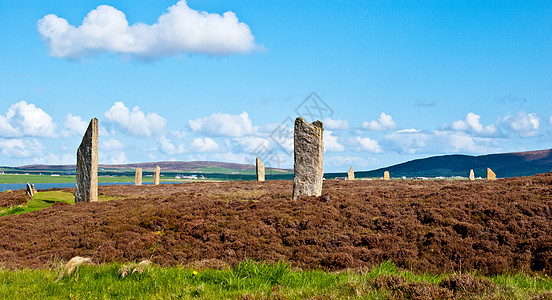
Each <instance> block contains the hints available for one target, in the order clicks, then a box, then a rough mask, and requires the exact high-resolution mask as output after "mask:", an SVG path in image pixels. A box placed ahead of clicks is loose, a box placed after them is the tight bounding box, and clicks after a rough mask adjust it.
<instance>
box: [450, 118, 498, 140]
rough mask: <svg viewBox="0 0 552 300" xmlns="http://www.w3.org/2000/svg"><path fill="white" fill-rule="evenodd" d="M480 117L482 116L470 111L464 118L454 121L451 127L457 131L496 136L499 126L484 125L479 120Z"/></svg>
mask: <svg viewBox="0 0 552 300" xmlns="http://www.w3.org/2000/svg"><path fill="white" fill-rule="evenodd" d="M480 119H481V116H479V115H476V114H474V113H472V112H470V113H468V114H467V115H466V117H465V118H464V119H463V120H458V121H454V122H452V125H451V126H450V128H451V129H452V130H455V131H464V132H471V133H473V134H475V135H478V136H496V135H498V134H499V131H498V128H497V127H496V126H495V125H494V124H491V125H487V126H483V125H482V124H481V122H480V121H479V120H480Z"/></svg>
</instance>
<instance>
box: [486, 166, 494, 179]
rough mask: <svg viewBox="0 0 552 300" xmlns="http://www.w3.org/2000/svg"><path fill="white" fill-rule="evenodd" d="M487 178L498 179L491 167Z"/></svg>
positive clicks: (488, 169)
mask: <svg viewBox="0 0 552 300" xmlns="http://www.w3.org/2000/svg"><path fill="white" fill-rule="evenodd" d="M487 180H496V174H495V172H493V170H491V168H487Z"/></svg>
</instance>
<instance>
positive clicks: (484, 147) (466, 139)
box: [385, 130, 498, 154]
mask: <svg viewBox="0 0 552 300" xmlns="http://www.w3.org/2000/svg"><path fill="white" fill-rule="evenodd" d="M385 139H386V141H387V143H388V144H389V148H390V149H393V150H394V151H396V152H398V153H401V154H420V153H432V154H433V153H459V152H467V153H487V152H490V151H494V150H497V149H498V146H497V144H496V140H494V139H492V138H484V137H475V136H471V135H469V134H467V133H466V132H462V131H451V130H433V131H427V132H423V131H419V130H411V131H397V132H394V133H391V134H388V135H386V136H385Z"/></svg>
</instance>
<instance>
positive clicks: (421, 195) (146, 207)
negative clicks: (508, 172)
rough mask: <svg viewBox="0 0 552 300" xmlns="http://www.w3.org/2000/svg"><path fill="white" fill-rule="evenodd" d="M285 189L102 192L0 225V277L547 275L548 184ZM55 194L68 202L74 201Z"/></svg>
mask: <svg viewBox="0 0 552 300" xmlns="http://www.w3.org/2000/svg"><path fill="white" fill-rule="evenodd" d="M291 189H292V181H267V182H251V181H249V182H245V181H234V182H196V183H187V184H170V185H160V186H100V187H99V193H100V195H101V196H102V197H104V199H105V200H106V201H102V202H97V203H79V204H73V205H70V204H71V203H72V202H71V201H70V200H68V199H70V197H69V198H65V201H54V200H50V201H51V206H50V207H47V208H44V209H41V210H38V211H34V212H29V213H22V214H18V215H6V216H3V217H0V231H1V232H3V238H2V239H1V240H0V266H1V267H2V268H4V269H6V270H14V269H21V268H24V269H25V268H30V269H39V270H40V269H45V268H48V267H51V265H52V262H55V261H68V260H69V259H71V258H72V257H74V256H83V257H90V258H91V259H92V262H93V263H94V264H101V265H103V264H108V265H109V264H111V263H126V262H134V261H140V260H144V259H149V260H151V261H152V262H153V263H154V265H155V266H159V267H174V266H193V265H194V264H197V263H199V262H205V261H207V262H213V261H215V262H219V263H220V264H223V265H227V266H230V267H236V266H238V265H239V264H240V263H241V262H245V261H249V260H252V261H256V262H262V263H267V264H274V263H278V262H285V263H286V264H289V266H290V268H293V269H294V270H295V269H300V270H321V271H326V272H334V271H340V272H343V271H344V270H349V272H357V273H358V274H366V272H370V270H372V269H373V268H374V267H377V266H380V265H381V264H384V263H386V262H392V263H393V266H396V268H397V269H398V270H407V271H408V272H412V273H413V274H444V275H443V276H445V277H447V276H449V275H450V274H466V273H469V274H472V273H474V274H478V275H484V276H487V277H488V278H491V279H492V278H499V277H497V276H501V274H513V275H515V274H526V275H527V276H530V278H533V279H531V280H533V281H534V282H537V281H539V280H544V282H545V283H546V282H549V281H546V280H549V277H550V276H551V275H552V271H551V270H552V233H551V230H550V228H552V209H551V207H552V174H550V173H548V174H540V175H535V176H531V177H521V178H509V179H501V180H497V181H474V182H469V181H463V180H459V181H447V180H432V181H410V180H404V181H403V180H392V181H382V180H372V181H334V180H328V181H326V182H324V187H323V194H327V195H326V196H323V197H301V198H299V199H298V200H297V201H293V200H291ZM50 192H55V193H58V195H60V196H59V197H60V198H63V197H62V195H66V196H67V195H71V194H72V192H73V189H61V190H56V191H50ZM21 193H23V191H13V192H5V193H1V196H0V205H1V206H13V205H21V204H22V203H23V204H24V202H25V201H27V200H28V199H25V196H24V195H22V194H21ZM41 193H48V192H39V193H38V194H37V196H39V195H40V194H41ZM4 272H12V271H4ZM447 274H448V275H447ZM0 276H4V275H0ZM6 276H7V275H6ZM523 276H525V275H523ZM449 277H450V276H449ZM449 277H447V278H449ZM442 278H444V277H440V279H439V280H441V279H442ZM389 280H391V279H389ZM392 280H399V279H396V278H395V279H392ZM399 281H400V280H399ZM395 283H396V282H395ZM433 284H437V281H435V282H433ZM543 286H544V288H543V289H544V291H548V292H549V291H550V286H548V287H546V284H544V285H543ZM541 291H542V290H541Z"/></svg>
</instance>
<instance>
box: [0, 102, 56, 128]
mask: <svg viewBox="0 0 552 300" xmlns="http://www.w3.org/2000/svg"><path fill="white" fill-rule="evenodd" d="M55 130H56V124H55V123H54V122H53V120H52V117H50V115H48V114H47V113H46V112H45V111H43V110H42V109H41V108H39V107H36V105H34V104H31V103H27V102H25V101H20V102H17V103H15V104H12V105H11V107H10V108H9V109H8V112H7V113H6V116H2V115H0V136H2V137H23V136H29V137H55V136H56V134H55Z"/></svg>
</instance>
